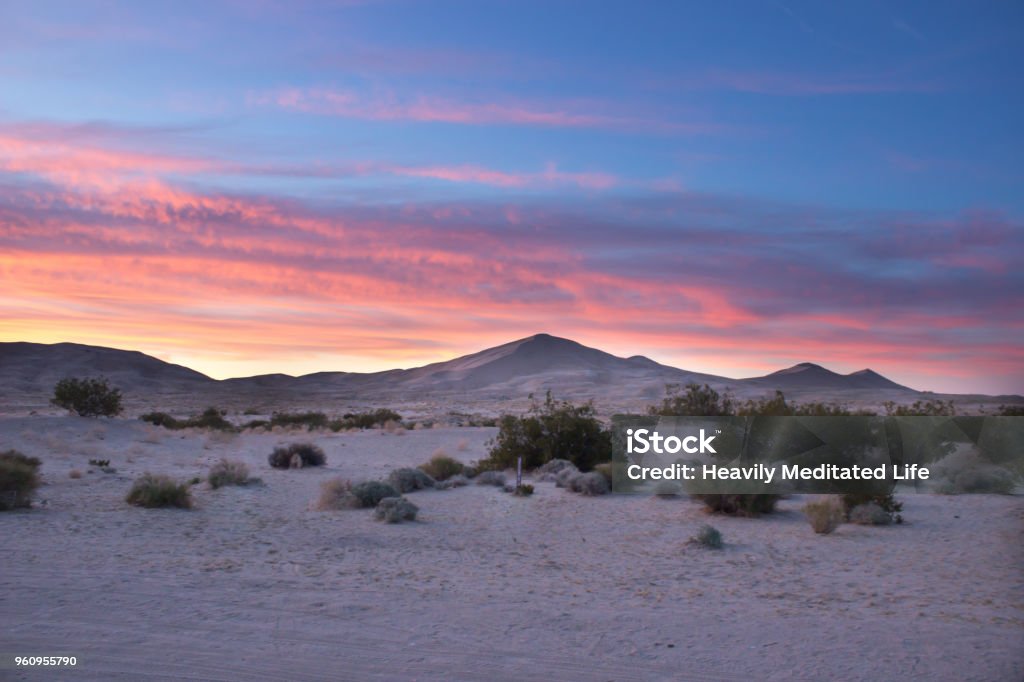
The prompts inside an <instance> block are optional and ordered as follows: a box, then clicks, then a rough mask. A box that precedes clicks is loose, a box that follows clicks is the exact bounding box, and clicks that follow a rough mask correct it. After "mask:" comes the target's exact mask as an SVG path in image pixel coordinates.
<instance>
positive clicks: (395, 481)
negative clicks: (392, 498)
mask: <svg viewBox="0 0 1024 682" xmlns="http://www.w3.org/2000/svg"><path fill="white" fill-rule="evenodd" d="M388 483H390V484H391V485H392V486H393V487H394V488H395V490H397V491H398V492H400V493H402V494H403V495H404V494H405V493H411V492H414V491H416V490H424V489H426V488H433V487H434V485H435V484H436V483H437V481H435V480H434V479H433V478H431V477H430V476H429V475H427V474H426V473H425V472H423V471H420V470H419V469H413V468H412V467H402V468H401V469H395V470H394V471H392V472H391V473H390V474H388Z"/></svg>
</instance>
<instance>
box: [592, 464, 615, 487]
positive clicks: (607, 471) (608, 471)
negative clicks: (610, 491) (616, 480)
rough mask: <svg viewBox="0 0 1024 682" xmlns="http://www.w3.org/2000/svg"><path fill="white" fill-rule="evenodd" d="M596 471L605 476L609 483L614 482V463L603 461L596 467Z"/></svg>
mask: <svg viewBox="0 0 1024 682" xmlns="http://www.w3.org/2000/svg"><path fill="white" fill-rule="evenodd" d="M594 472H595V473H598V474H601V475H602V476H604V478H605V480H606V481H608V485H609V486H611V484H612V463H611V462H603V463H602V464H598V465H597V466H595V467H594Z"/></svg>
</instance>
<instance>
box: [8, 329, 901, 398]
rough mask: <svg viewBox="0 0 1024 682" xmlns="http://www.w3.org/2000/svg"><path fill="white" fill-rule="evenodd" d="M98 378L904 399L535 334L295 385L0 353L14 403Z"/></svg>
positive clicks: (247, 388)
mask: <svg viewBox="0 0 1024 682" xmlns="http://www.w3.org/2000/svg"><path fill="white" fill-rule="evenodd" d="M98 375H102V376H106V377H107V378H108V379H110V381H111V383H112V384H113V385H115V386H118V387H119V388H121V389H122V390H124V391H125V392H126V393H130V394H131V393H133V394H135V395H136V396H139V395H142V394H149V393H162V394H167V393H189V392H192V393H193V394H195V395H196V396H197V397H199V396H202V397H203V398H204V399H206V398H209V399H210V400H215V399H220V397H223V396H232V395H234V396H253V397H261V396H262V397H271V396H273V397H281V398H282V399H283V398H289V397H296V396H299V397H307V396H308V397H311V398H312V397H315V396H329V397H330V398H332V399H333V398H342V399H378V398H387V399H391V400H419V399H421V398H425V397H428V396H429V397H446V398H450V399H456V398H457V399H462V400H468V401H477V400H487V399H496V400H504V399H518V398H522V397H525V396H526V395H528V394H530V393H534V394H537V395H541V394H542V393H543V392H544V391H545V390H548V389H550V390H551V391H552V392H553V393H554V394H555V395H556V396H557V397H559V398H570V399H584V400H586V399H602V400H620V399H621V400H634V399H637V400H639V399H642V400H645V401H647V402H648V403H649V402H651V401H654V400H657V399H658V398H660V397H661V396H662V395H663V394H664V390H665V385H666V384H671V383H675V384H687V383H690V382H695V383H701V384H704V383H707V384H710V385H711V386H713V387H715V388H716V389H718V390H723V389H728V390H730V391H731V392H733V394H734V395H736V396H737V397H745V396H754V395H763V394H764V393H765V392H767V391H770V390H772V389H780V390H783V391H793V392H794V393H796V394H798V395H799V394H801V393H806V392H814V391H819V392H839V393H846V392H849V391H864V390H868V391H879V390H889V391H911V390H912V389H908V388H906V387H904V386H900V385H899V384H897V383H895V382H893V381H890V380H889V379H886V378H885V377H883V376H881V375H880V374H877V373H876V372H873V371H871V370H869V369H865V370H861V371H859V372H853V373H852V374H845V375H844V374H838V373H836V372H833V371H831V370H828V369H825V368H824V367H821V366H820V365H815V364H812V363H809V362H804V363H800V364H799V365H794V366H793V367H790V368H788V369H783V370H780V371H778V372H774V373H772V374H768V375H766V376H763V377H753V378H750V379H740V380H737V379H729V378H726V377H720V376H715V375H712V374H702V373H699V372H692V371H687V370H683V369H678V368H675V367H670V366H668V365H662V364H660V363H658V362H655V361H654V360H651V359H650V358H646V357H643V356H640V355H634V356H632V357H628V358H623V357H618V356H616V355H612V354H610V353H606V352H604V351H602V350H598V349H596V348H590V347H588V346H584V345H583V344H580V343H577V342H576V341H572V340H570V339H563V338H559V337H557V336H552V335H550V334H535V335H533V336H528V337H526V338H523V339H519V340H517V341H512V342H511V343H506V344H503V345H500V346H495V347H494V348H488V349H486V350H482V351H480V352H478V353H472V354H470V355H464V356H462V357H458V358H455V359H453V360H447V361H445V362H435V363H432V364H429V365H424V366H422V367H416V368H413V369H394V370H387V371H383V372H373V373H357V372H317V373H314V374H307V375H304V376H300V377H293V376H289V375H287V374H265V375H260V376H254V377H245V378H239V379H227V380H223V381H217V380H214V379H211V378H209V377H207V376H205V375H203V374H200V373H199V372H196V371H194V370H191V369H188V368H187V367H182V366H180V365H174V364H171V363H167V362H164V361H162V360H158V359H157V358H154V357H150V356H148V355H144V354H143V353H139V352H137V351H125V350H117V349H114V348H102V347H96V346H85V345H81V344H75V343H57V344H52V345H46V344H35V343H0V382H2V384H0V385H4V386H6V387H7V388H8V390H9V391H12V392H13V393H15V394H17V393H21V394H33V395H35V396H37V397H39V396H43V395H46V394H48V393H49V392H50V391H52V389H53V385H54V384H55V383H56V382H57V381H58V380H59V379H61V378H63V377H66V376H98Z"/></svg>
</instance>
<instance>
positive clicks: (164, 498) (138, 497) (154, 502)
mask: <svg viewBox="0 0 1024 682" xmlns="http://www.w3.org/2000/svg"><path fill="white" fill-rule="evenodd" d="M125 502H127V503H128V504H132V505H135V506H136V507H147V508H156V507H176V508H179V509H189V508H191V507H192V494H191V492H190V491H189V489H188V486H187V485H186V484H184V483H178V482H176V481H174V480H173V479H172V478H170V477H169V476H163V475H159V474H149V473H146V474H143V475H142V476H140V477H139V478H137V479H136V480H135V483H133V484H132V489H131V490H130V491H128V495H127V496H126V497H125Z"/></svg>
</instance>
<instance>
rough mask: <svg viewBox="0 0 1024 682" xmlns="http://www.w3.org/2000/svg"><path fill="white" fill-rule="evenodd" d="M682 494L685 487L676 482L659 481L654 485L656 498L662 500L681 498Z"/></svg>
mask: <svg viewBox="0 0 1024 682" xmlns="http://www.w3.org/2000/svg"><path fill="white" fill-rule="evenodd" d="M681 492H683V486H681V485H680V484H679V483H677V482H676V481H658V482H657V483H656V484H655V485H654V496H655V497H660V498H662V499H670V498H673V497H679V494H680V493H681Z"/></svg>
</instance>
